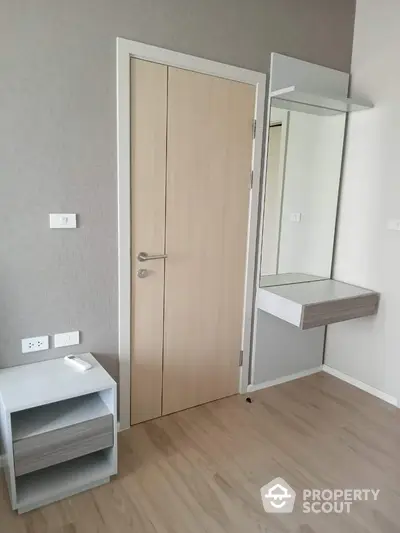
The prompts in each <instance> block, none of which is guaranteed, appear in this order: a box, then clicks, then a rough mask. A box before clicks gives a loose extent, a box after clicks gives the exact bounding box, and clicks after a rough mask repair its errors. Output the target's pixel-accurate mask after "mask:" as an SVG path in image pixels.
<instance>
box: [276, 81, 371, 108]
mask: <svg viewBox="0 0 400 533" xmlns="http://www.w3.org/2000/svg"><path fill="white" fill-rule="evenodd" d="M270 97H271V98H272V99H273V104H272V105H273V106H274V107H278V108H281V109H288V110H289V111H302V112H303V113H310V114H313V115H339V114H341V113H352V112H354V111H362V110H364V109H370V108H372V107H373V105H372V104H371V103H370V102H365V101H361V100H358V99H356V98H335V97H332V96H324V95H321V94H314V93H309V92H304V91H300V90H297V89H296V86H295V85H292V86H290V87H284V88H283V89H277V90H275V91H271V93H270Z"/></svg>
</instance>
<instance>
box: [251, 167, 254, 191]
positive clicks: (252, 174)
mask: <svg viewBox="0 0 400 533" xmlns="http://www.w3.org/2000/svg"><path fill="white" fill-rule="evenodd" d="M253 177H254V172H253V170H252V171H251V172H250V189H252V188H253Z"/></svg>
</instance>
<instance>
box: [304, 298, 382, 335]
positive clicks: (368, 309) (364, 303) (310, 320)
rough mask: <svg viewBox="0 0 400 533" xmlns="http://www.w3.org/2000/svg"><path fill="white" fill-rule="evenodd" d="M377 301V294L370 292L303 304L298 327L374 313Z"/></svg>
mask: <svg viewBox="0 0 400 533" xmlns="http://www.w3.org/2000/svg"><path fill="white" fill-rule="evenodd" d="M378 303H379V294H377V293H371V294H368V295H363V296H358V297H356V298H345V299H343V300H333V301H330V302H319V303H316V304H309V305H305V306H304V307H303V316H302V321H301V326H300V327H301V329H310V328H316V327H318V326H326V325H328V324H334V323H336V322H344V321H345V320H351V319H352V318H361V317H363V316H369V315H374V314H375V313H376V312H377V309H378Z"/></svg>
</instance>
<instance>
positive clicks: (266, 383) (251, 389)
mask: <svg viewBox="0 0 400 533" xmlns="http://www.w3.org/2000/svg"><path fill="white" fill-rule="evenodd" d="M321 370H322V366H317V367H315V368H310V369H309V370H303V372H296V374H290V375H289V376H283V377H281V378H277V379H271V380H270V381H264V382H263V383H258V384H257V385H248V387H247V392H255V391H257V390H261V389H267V388H268V387H273V386H274V385H280V384H281V383H287V382H288V381H293V380H294V379H298V378H304V377H306V376H311V374H316V373H317V372H321Z"/></svg>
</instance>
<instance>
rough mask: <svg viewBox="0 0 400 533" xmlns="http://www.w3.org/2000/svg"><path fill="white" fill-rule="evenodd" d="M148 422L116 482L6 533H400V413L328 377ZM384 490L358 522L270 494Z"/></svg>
mask: <svg viewBox="0 0 400 533" xmlns="http://www.w3.org/2000/svg"><path fill="white" fill-rule="evenodd" d="M250 396H251V398H252V400H253V402H252V403H247V402H246V400H245V397H243V396H234V397H230V398H226V399H223V400H219V401H217V402H213V403H210V404H206V405H203V406H200V407H196V408H194V409H190V410H187V411H183V412H180V413H175V414H172V415H170V416H167V417H164V418H160V419H156V420H152V421H150V422H146V423H144V424H139V425H137V426H135V427H133V428H131V429H130V430H129V431H126V432H124V433H121V434H120V436H119V453H120V465H119V468H120V474H119V476H118V477H116V478H115V479H114V480H113V481H112V483H111V484H108V485H104V486H101V487H98V488H96V489H94V490H92V491H89V492H86V493H83V494H80V495H77V496H75V497H73V498H69V499H67V500H64V501H62V502H59V503H56V504H53V505H50V506H47V507H45V508H43V509H39V510H36V511H33V512H31V513H28V514H26V515H22V516H17V515H16V514H15V513H13V512H12V511H11V510H10V508H9V502H8V497H7V492H6V489H5V485H4V482H0V517H1V520H0V533H114V532H118V533H127V532H135V533H136V532H137V533H202V532H207V533H224V532H229V533H244V532H245V533H247V532H248V533H253V532H255V533H265V532H268V533H320V532H323V533H337V532H340V533H399V532H400V461H399V459H398V457H399V450H400V411H399V410H397V409H396V408H394V407H392V406H389V405H388V404H385V403H384V402H382V401H380V400H378V399H376V398H374V397H372V396H370V395H368V394H366V393H365V392H363V391H360V390H358V389H355V388H354V387H352V386H350V385H348V384H347V383H343V382H341V381H339V380H337V379H336V378H334V377H333V376H329V375H327V374H323V373H321V374H316V375H313V376H309V377H306V378H303V379H299V380H296V381H293V382H290V383H285V384H283V385H278V386H276V387H272V388H270V389H267V390H264V391H258V392H255V393H253V394H251V395H250ZM275 477H283V478H284V479H286V481H287V482H288V483H289V484H290V485H291V486H292V487H293V488H294V489H295V490H296V491H302V490H303V489H305V488H319V489H323V488H374V489H375V488H379V489H381V493H380V495H379V499H378V501H376V502H373V501H369V502H356V503H354V504H353V506H352V508H351V512H350V513H349V514H336V515H335V514H329V515H327V514H304V513H303V512H302V511H301V506H300V503H299V500H300V499H301V498H299V496H298V501H297V502H296V505H295V510H294V512H293V513H292V514H289V515H272V514H266V513H264V511H263V508H262V505H261V500H260V487H261V486H262V485H264V484H266V483H268V482H269V481H271V480H272V479H273V478H275Z"/></svg>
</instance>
